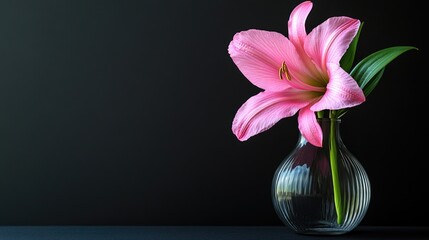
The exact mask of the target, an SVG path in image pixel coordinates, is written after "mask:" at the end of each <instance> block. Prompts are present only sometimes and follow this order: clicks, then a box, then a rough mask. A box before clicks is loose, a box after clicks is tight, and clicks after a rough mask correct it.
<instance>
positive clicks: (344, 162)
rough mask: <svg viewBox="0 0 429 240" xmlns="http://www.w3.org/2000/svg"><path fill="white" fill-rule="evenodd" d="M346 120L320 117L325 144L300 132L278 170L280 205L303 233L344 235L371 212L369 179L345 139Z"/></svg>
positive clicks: (293, 226)
mask: <svg viewBox="0 0 429 240" xmlns="http://www.w3.org/2000/svg"><path fill="white" fill-rule="evenodd" d="M340 122H341V121H340V120H339V119H329V118H324V119H319V123H320V125H321V127H322V131H323V146H322V147H315V146H313V145H312V144H310V143H309V142H307V141H306V140H305V138H304V137H303V136H300V137H299V140H298V143H297V145H296V147H295V149H294V150H293V151H291V153H290V154H289V155H288V156H287V157H286V158H285V159H284V160H283V162H282V163H281V164H280V166H279V167H278V168H277V170H276V172H275V174H274V177H273V183H272V199H273V204H274V208H275V210H276V213H277V215H278V216H279V218H280V219H281V220H282V222H283V223H284V224H285V225H287V226H289V227H290V228H291V229H293V230H294V231H295V232H297V233H300V234H313V235H339V234H344V233H347V232H350V231H352V230H353V229H354V228H356V227H357V226H358V225H359V223H360V222H361V220H362V219H363V218H364V216H365V214H366V212H367V209H368V206H369V202H370V197H371V188H370V182H369V178H368V175H367V174H366V172H365V169H364V168H363V166H362V165H361V164H360V163H359V161H358V160H357V159H356V157H355V156H353V154H352V153H351V152H350V151H349V150H347V148H346V146H345V145H344V143H343V142H342V140H341V136H340ZM331 137H333V138H331ZM333 140H334V141H335V142H334V144H333V142H332V141H333ZM331 146H332V147H331ZM333 148H334V149H333ZM333 154H335V155H333ZM335 159H336V161H335ZM332 160H334V162H332ZM332 168H334V170H333V169H332ZM333 172H334V178H333V175H332V173H333ZM336 174H337V175H336Z"/></svg>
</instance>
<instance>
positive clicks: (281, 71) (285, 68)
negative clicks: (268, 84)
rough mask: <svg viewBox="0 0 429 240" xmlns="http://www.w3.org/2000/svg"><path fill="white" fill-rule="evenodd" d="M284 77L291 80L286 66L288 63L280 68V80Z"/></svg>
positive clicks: (283, 63)
mask: <svg viewBox="0 0 429 240" xmlns="http://www.w3.org/2000/svg"><path fill="white" fill-rule="evenodd" d="M283 75H284V76H285V77H286V79H287V80H291V77H290V73H289V69H288V68H287V66H286V63H285V62H284V61H283V62H282V65H281V66H280V68H279V78H280V80H283Z"/></svg>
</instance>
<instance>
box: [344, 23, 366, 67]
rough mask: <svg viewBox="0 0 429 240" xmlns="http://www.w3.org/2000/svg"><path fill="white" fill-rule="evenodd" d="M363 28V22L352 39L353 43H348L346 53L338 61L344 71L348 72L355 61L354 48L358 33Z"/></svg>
mask: <svg viewBox="0 0 429 240" xmlns="http://www.w3.org/2000/svg"><path fill="white" fill-rule="evenodd" d="M362 27H363V22H362V24H361V25H360V26H359V30H358V32H357V33H356V36H355V37H354V38H353V41H352V42H351V43H350V46H349V48H348V49H347V51H346V53H344V55H343V57H342V58H341V60H340V66H341V67H342V68H343V69H344V70H345V71H346V72H350V69H351V68H352V66H353V62H354V60H355V54H356V47H357V43H358V41H359V36H360V32H361V30H362Z"/></svg>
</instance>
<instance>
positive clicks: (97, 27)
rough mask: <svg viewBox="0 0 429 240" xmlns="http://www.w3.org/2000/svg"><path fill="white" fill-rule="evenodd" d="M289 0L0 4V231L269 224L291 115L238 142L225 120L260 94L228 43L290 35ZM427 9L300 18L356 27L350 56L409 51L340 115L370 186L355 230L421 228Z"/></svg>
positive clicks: (365, 5) (317, 7)
mask: <svg viewBox="0 0 429 240" xmlns="http://www.w3.org/2000/svg"><path fill="white" fill-rule="evenodd" d="M300 2H301V1H286V0H282V1H274V0H264V1H260V0H258V1H250V0H246V1H231V0H222V1H190V0H182V1H173V0H151V1H121V0H117V1H113V0H112V1H86V0H82V1H65V0H61V1H58V0H52V1H47V0H42V1H1V2H0V224H2V225H55V224H79V225H86V224H87V225H102V224H103V225H105V224H107V225H125V224H126V225H281V222H280V220H279V219H278V218H277V216H276V214H275V212H274V209H273V206H272V203H271V195H270V191H271V180H272V176H273V174H274V171H275V169H276V168H277V166H278V165H279V164H280V162H281V161H282V160H283V158H284V157H285V156H286V154H288V153H289V152H290V151H291V150H292V148H293V147H294V146H295V143H296V141H297V136H298V130H297V121H296V116H294V117H291V118H287V119H283V120H282V121H280V122H279V123H278V124H276V125H275V126H274V127H273V128H271V129H270V130H268V131H266V132H264V133H261V134H259V135H257V136H255V137H253V138H251V139H249V140H248V141H246V142H240V141H238V140H237V139H236V138H235V136H234V135H233V134H232V132H231V123H232V119H233V117H234V115H235V112H236V111H237V109H238V108H239V107H240V105H241V104H242V103H244V101H246V100H247V99H248V98H249V97H250V96H252V95H254V94H256V93H258V92H259V91H260V90H259V89H257V88H256V87H255V86H253V85H252V84H251V83H250V82H248V81H247V80H246V79H245V78H244V76H243V75H241V73H240V72H239V70H238V69H237V68H236V66H235V65H234V64H233V62H232V60H231V59H230V57H229V55H228V53H227V47H228V44H229V42H230V41H231V39H232V36H233V35H234V34H235V33H236V32H238V31H241V30H247V29H249V28H257V29H264V30H272V31H277V32H281V33H283V34H285V35H287V20H288V18H289V14H290V12H291V11H292V9H293V8H294V7H295V6H296V5H297V4H299V3H300ZM423 9H424V8H423V7H422V6H420V4H419V2H418V1H410V0H409V1H401V2H395V1H375V0H365V1H362V0H361V1H342V0H329V1H326V0H323V1H319V0H317V1H316V0H315V1H314V6H313V10H312V12H311V13H310V15H309V18H308V20H307V30H308V31H310V30H311V29H312V28H313V27H315V26H316V25H318V24H320V23H321V22H323V21H324V20H326V19H327V18H328V17H331V16H337V15H346V16H350V17H354V18H358V19H360V20H362V21H363V22H364V23H365V24H364V28H363V30H362V33H361V38H360V42H359V45H358V52H357V59H358V60H360V59H362V58H363V57H364V56H367V55H369V54H370V53H372V52H375V51H377V50H380V49H382V48H386V47H390V46H399V45H412V46H416V47H418V48H419V51H410V52H407V53H405V54H404V55H402V56H400V57H399V58H397V59H395V60H394V61H393V62H392V63H391V64H390V65H389V66H388V67H387V68H386V71H385V74H384V76H383V78H382V80H381V82H380V84H379V85H378V86H377V88H376V89H375V90H374V92H373V93H372V94H371V95H370V96H369V97H368V99H367V101H366V102H365V103H363V104H362V105H360V106H358V107H355V108H354V109H353V110H352V111H350V112H349V113H347V114H346V115H345V116H344V117H343V123H342V129H341V131H342V137H343V141H344V142H345V144H346V146H347V147H348V148H349V150H350V151H351V152H352V153H353V154H354V155H355V156H356V157H357V158H358V159H359V160H360V161H361V163H362V164H363V166H364V168H365V169H366V170H367V173H368V175H369V177H370V180H371V184H372V196H371V197H372V198H371V204H370V208H369V209H368V212H367V215H366V216H365V218H364V220H363V221H362V224H365V225H428V223H429V220H428V218H427V215H428V213H429V211H428V202H427V199H428V198H427V195H428V194H429V190H428V189H429V188H428V186H427V184H428V180H427V179H428V157H427V152H428V151H427V149H428V147H427V142H428V140H427V134H428V131H427V129H428V128H427V117H425V115H426V114H427V96H428V94H427V90H426V89H427V87H426V86H427V81H428V80H429V79H428V77H427V71H428V65H427V52H426V49H425V47H426V46H425V45H423V32H424V31H425V26H424V25H423V23H424V21H423V14H427V13H423Z"/></svg>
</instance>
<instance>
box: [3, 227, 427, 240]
mask: <svg viewBox="0 0 429 240" xmlns="http://www.w3.org/2000/svg"><path fill="white" fill-rule="evenodd" d="M3 239H11V240H21V239H22V240H27V239H49V240H50V239H55V240H66V239H67V240H68V239H79V240H88V239H97V240H98V239H103V240H116V239H121V240H122V239H124V240H135V239H144V240H146V239H147V240H149V239H150V240H301V239H310V240H319V239H325V240H326V239H335V240H342V239H407V240H411V239H429V227H393V226H391V227H388V226H386V227H369V226H361V227H358V228H356V229H355V230H354V231H352V232H349V233H347V234H343V235H337V236H313V235H311V236H307V235H299V234H296V233H294V232H292V231H291V230H290V229H288V228H286V227H282V226H0V240H3Z"/></svg>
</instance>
